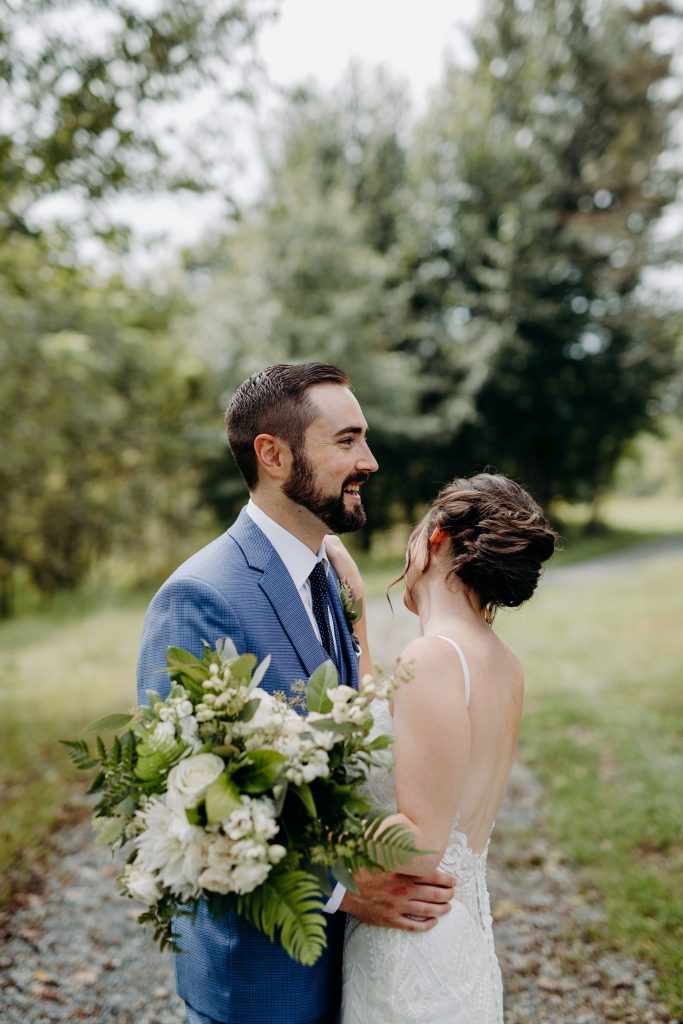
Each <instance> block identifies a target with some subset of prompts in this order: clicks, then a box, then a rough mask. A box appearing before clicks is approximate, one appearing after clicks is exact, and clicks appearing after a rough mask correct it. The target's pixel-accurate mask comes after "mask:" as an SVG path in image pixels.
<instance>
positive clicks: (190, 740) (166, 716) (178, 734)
mask: <svg viewBox="0 0 683 1024" xmlns="http://www.w3.org/2000/svg"><path fill="white" fill-rule="evenodd" d="M158 714H159V721H158V722H157V724H156V725H155V726H154V728H153V729H152V731H151V733H150V738H149V742H150V746H152V747H155V746H158V747H161V746H163V745H164V744H166V743H168V742H169V741H172V740H175V739H176V738H178V739H180V740H182V742H183V743H186V744H187V745H188V747H189V748H190V750H192V751H195V750H199V748H200V747H201V745H202V741H201V740H200V738H199V726H198V723H197V719H196V718H195V716H194V708H193V707H192V703H191V701H189V700H188V699H187V693H186V692H185V690H183V689H182V688H178V692H177V694H176V695H175V696H173V697H169V698H168V700H166V701H165V702H164V704H163V706H162V707H160V708H159V712H158Z"/></svg>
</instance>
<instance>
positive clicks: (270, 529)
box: [247, 498, 339, 655]
mask: <svg viewBox="0 0 683 1024" xmlns="http://www.w3.org/2000/svg"><path fill="white" fill-rule="evenodd" d="M247 513H248V514H249V517H250V518H251V519H252V520H253V521H254V522H255V523H256V525H257V526H258V528H259V530H260V531H261V532H262V533H265V535H266V537H267V538H268V540H269V541H270V543H271V544H272V545H273V547H274V548H275V550H276V551H277V553H278V555H279V556H280V558H281V560H282V562H283V564H284V567H285V569H286V570H287V572H288V573H289V575H290V576H291V577H292V582H293V583H294V586H295V587H296V589H297V590H298V591H299V596H300V597H301V600H302V601H303V603H304V608H305V609H306V614H307V615H308V617H309V619H310V620H311V625H312V626H313V629H314V631H315V635H316V636H317V638H318V640H320V630H319V628H318V623H317V622H316V621H315V613H314V611H313V593H312V591H311V581H310V580H309V578H308V577H309V576H310V575H311V573H312V572H313V569H314V567H315V564H316V562H322V563H323V569H324V570H325V575H326V576H327V573H328V571H329V568H330V563H329V561H328V558H327V555H326V554H325V545H324V544H321V545H320V548H319V550H318V553H317V555H314V554H313V552H312V551H311V549H310V548H307V547H306V545H305V544H303V543H302V542H301V541H300V540H299V538H298V537H295V536H294V534H293V533H290V532H289V530H285V528H284V527H283V526H280V524H279V523H276V522H275V520H274V519H271V518H270V516H268V515H266V513H265V512H264V511H263V509H260V508H259V507H258V505H256V504H255V503H254V502H253V501H252V500H251V498H250V499H249V503H248V505H247ZM327 617H328V619H329V626H330V636H331V637H332V643H333V644H334V652H335V654H337V655H338V654H339V652H338V651H337V638H336V636H335V630H334V620H333V618H332V609H331V608H330V607H329V605H328V608H327Z"/></svg>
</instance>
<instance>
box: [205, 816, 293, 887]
mask: <svg viewBox="0 0 683 1024" xmlns="http://www.w3.org/2000/svg"><path fill="white" fill-rule="evenodd" d="M241 802H242V806H241V807H239V808H237V810H234V811H233V812H232V814H231V815H230V817H229V818H228V819H227V821H225V822H224V823H223V825H222V826H221V833H219V834H218V835H216V836H212V837H211V838H210V839H209V844H208V849H207V866H206V867H205V868H204V870H203V871H202V873H201V875H200V876H199V884H200V885H201V886H202V888H204V889H208V890H210V891H211V892H221V893H228V892H237V893H247V892H251V891H252V890H253V889H255V888H256V886H257V885H261V883H262V882H265V880H266V878H267V877H268V873H269V871H270V869H271V867H272V866H273V864H277V863H278V862H279V861H281V860H282V858H283V857H284V856H285V854H286V853H287V850H286V849H285V847H284V846H280V845H279V844H278V843H269V842H268V840H269V839H272V838H273V836H274V835H275V834H276V833H277V830H278V824H277V822H276V820H275V808H274V806H273V802H272V801H271V800H269V799H268V798H267V797H259V798H256V797H249V796H242V797H241Z"/></svg>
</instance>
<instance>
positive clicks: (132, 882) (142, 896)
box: [123, 864, 161, 907]
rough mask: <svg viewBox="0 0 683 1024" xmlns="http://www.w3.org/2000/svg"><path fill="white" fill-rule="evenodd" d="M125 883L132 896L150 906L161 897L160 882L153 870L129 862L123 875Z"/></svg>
mask: <svg viewBox="0 0 683 1024" xmlns="http://www.w3.org/2000/svg"><path fill="white" fill-rule="evenodd" d="M123 884H124V886H125V888H126V890H127V891H128V892H129V893H130V894H131V896H132V897H133V898H134V899H136V900H140V902H141V903H146V904H147V906H148V907H151V906H152V904H154V903H156V901H157V900H158V899H160V898H161V889H160V888H159V883H158V881H157V879H156V878H155V876H154V875H153V874H152V873H151V871H144V870H143V869H142V868H138V867H136V866H135V864H129V865H128V867H127V868H126V870H125V872H124V875H123Z"/></svg>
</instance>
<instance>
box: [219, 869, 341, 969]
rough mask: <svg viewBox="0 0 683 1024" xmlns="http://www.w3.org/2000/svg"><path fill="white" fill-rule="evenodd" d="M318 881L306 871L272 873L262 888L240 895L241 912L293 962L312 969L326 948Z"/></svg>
mask: <svg viewBox="0 0 683 1024" xmlns="http://www.w3.org/2000/svg"><path fill="white" fill-rule="evenodd" d="M323 905H324V904H323V900H322V897H321V894H320V889H319V888H318V882H317V879H316V878H315V877H314V876H313V875H309V874H307V872H305V871H287V872H284V871H272V872H271V873H270V875H269V876H268V878H267V879H266V881H265V882H264V883H263V885H261V886H259V888H258V889H256V890H255V891H254V892H252V893H249V894H248V895H246V896H241V897H240V899H239V903H238V912H239V913H241V914H244V916H245V917H247V918H248V919H249V920H250V921H251V923H252V924H253V925H254V926H255V927H256V928H258V929H259V931H262V932H264V933H265V934H266V935H267V936H268V938H269V939H271V940H272V939H273V938H274V936H275V932H276V931H279V932H280V942H281V943H282V946H283V948H284V950H285V952H286V953H288V954H289V956H291V957H292V959H293V960H298V962H299V963H301V964H304V965H305V966H307V967H310V966H311V965H312V964H314V963H315V962H316V961H317V960H318V958H319V957H320V955H321V954H322V952H323V950H324V948H325V941H326V940H325V917H324V915H323V913H322V909H323Z"/></svg>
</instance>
